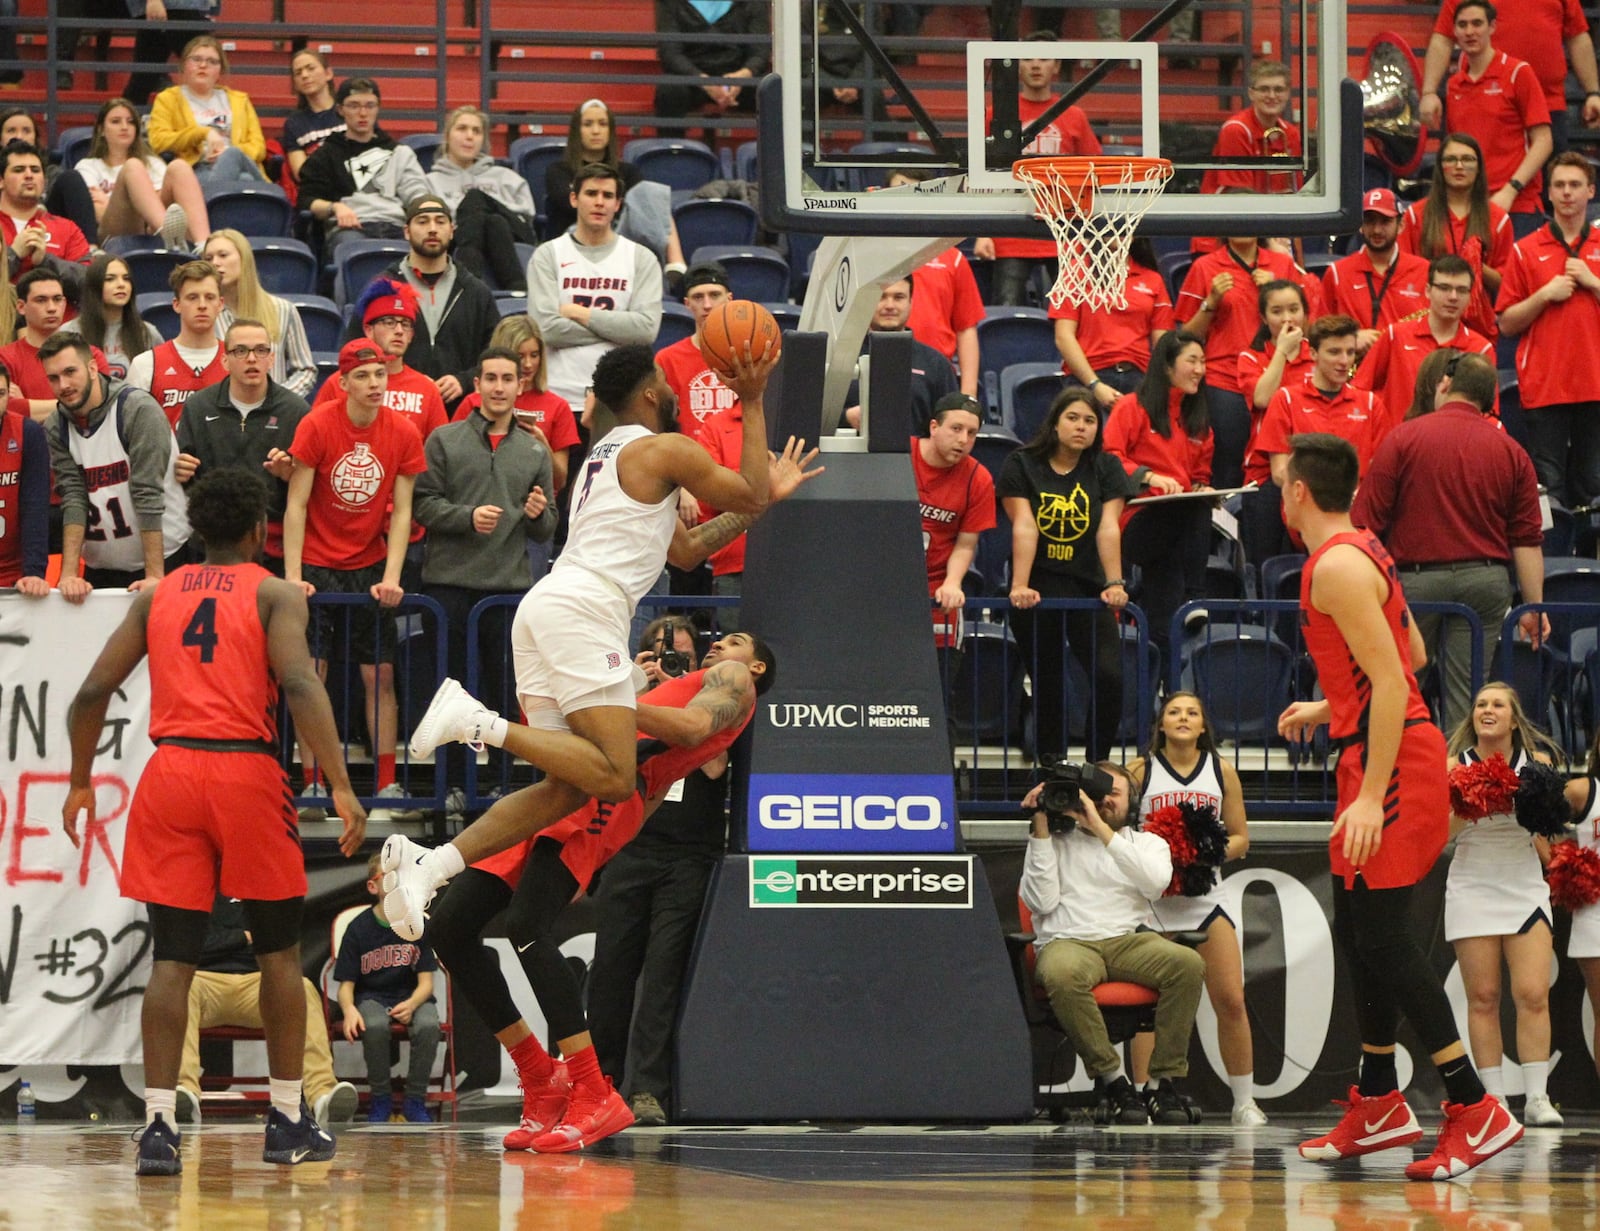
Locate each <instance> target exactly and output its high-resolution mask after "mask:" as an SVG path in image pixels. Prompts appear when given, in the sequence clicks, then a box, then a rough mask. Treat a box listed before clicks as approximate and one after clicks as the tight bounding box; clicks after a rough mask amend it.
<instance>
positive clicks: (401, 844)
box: [379, 833, 444, 941]
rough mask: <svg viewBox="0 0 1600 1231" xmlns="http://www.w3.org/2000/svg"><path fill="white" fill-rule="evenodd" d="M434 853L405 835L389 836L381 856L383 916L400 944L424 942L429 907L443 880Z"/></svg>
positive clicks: (384, 842)
mask: <svg viewBox="0 0 1600 1231" xmlns="http://www.w3.org/2000/svg"><path fill="white" fill-rule="evenodd" d="M432 854H433V852H432V851H431V850H429V849H428V848H427V847H425V846H419V845H417V843H415V842H413V841H412V840H411V839H410V838H408V837H406V836H405V835H404V834H398V833H396V834H390V835H389V836H388V837H387V838H385V839H384V841H383V854H382V855H381V856H379V859H380V866H381V867H382V869H383V913H384V915H385V917H387V918H388V920H389V926H390V927H392V928H393V929H394V933H395V935H396V936H398V937H400V939H401V940H410V941H418V940H421V939H422V929H423V926H424V922H425V916H426V914H427V910H428V903H430V902H432V901H433V895H434V893H435V892H436V891H437V890H438V888H439V886H440V885H442V884H443V883H444V878H443V877H439V876H437V875H436V874H435V873H434V869H433V860H431V859H429V858H428V856H430V855H432Z"/></svg>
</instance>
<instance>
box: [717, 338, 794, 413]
mask: <svg viewBox="0 0 1600 1231" xmlns="http://www.w3.org/2000/svg"><path fill="white" fill-rule="evenodd" d="M782 354H783V343H782V342H781V341H779V340H777V339H773V340H771V341H769V342H768V343H767V345H766V347H765V349H763V350H762V352H761V353H760V354H759V355H757V354H753V353H752V352H751V350H750V343H748V342H746V343H745V344H744V345H743V346H741V347H739V348H738V349H737V350H735V351H734V355H733V372H732V374H731V375H727V376H720V379H721V380H722V383H723V384H725V385H727V386H728V388H730V389H732V390H733V392H734V393H735V394H737V395H738V398H739V400H740V401H741V402H755V401H759V400H760V399H761V396H762V394H764V393H765V392H766V390H767V381H768V379H769V378H770V377H771V376H772V369H773V368H775V367H777V366H778V359H779V358H780V357H781V356H782ZM719 375H720V374H719Z"/></svg>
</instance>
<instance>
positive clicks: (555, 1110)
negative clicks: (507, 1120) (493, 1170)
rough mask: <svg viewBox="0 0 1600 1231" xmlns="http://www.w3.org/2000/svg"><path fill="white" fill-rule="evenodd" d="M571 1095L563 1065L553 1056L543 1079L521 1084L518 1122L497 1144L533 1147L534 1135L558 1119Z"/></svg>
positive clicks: (563, 1113) (549, 1126)
mask: <svg viewBox="0 0 1600 1231" xmlns="http://www.w3.org/2000/svg"><path fill="white" fill-rule="evenodd" d="M571 1097H572V1080H571V1079H570V1078H569V1077H568V1076H567V1066H566V1065H565V1064H563V1063H562V1062H561V1061H559V1060H557V1061H556V1062H555V1068H553V1069H552V1070H551V1071H550V1076H549V1077H547V1078H545V1080H544V1081H542V1082H535V1083H533V1084H531V1085H530V1084H527V1083H524V1084H523V1086H522V1123H520V1124H518V1125H517V1127H516V1128H514V1129H512V1130H511V1131H510V1132H509V1133H507V1134H506V1136H505V1140H504V1141H503V1142H502V1143H501V1144H502V1145H504V1146H505V1148H506V1149H508V1150H531V1149H533V1139H534V1138H535V1137H538V1136H539V1135H540V1134H542V1133H547V1132H549V1131H550V1130H551V1129H552V1128H554V1127H555V1126H556V1125H557V1124H560V1123H561V1117H562V1116H564V1115H565V1114H566V1111H567V1101H568V1100H569V1099H570V1098H571Z"/></svg>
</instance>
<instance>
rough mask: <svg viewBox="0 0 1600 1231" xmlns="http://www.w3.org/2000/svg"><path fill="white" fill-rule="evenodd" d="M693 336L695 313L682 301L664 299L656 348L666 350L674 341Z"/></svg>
mask: <svg viewBox="0 0 1600 1231" xmlns="http://www.w3.org/2000/svg"><path fill="white" fill-rule="evenodd" d="M693 336H694V313H692V312H690V311H689V309H688V308H686V307H684V306H683V305H682V304H681V303H674V302H672V301H671V300H664V301H663V302H662V304H661V328H660V329H659V330H657V331H656V341H655V347H656V350H657V351H663V350H666V348H667V347H669V346H672V345H673V344H674V343H677V342H681V341H683V340H684V339H685V338H688V337H693Z"/></svg>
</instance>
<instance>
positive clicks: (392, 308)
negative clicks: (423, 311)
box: [361, 278, 417, 325]
mask: <svg viewBox="0 0 1600 1231" xmlns="http://www.w3.org/2000/svg"><path fill="white" fill-rule="evenodd" d="M369 295H370V296H371V298H370V299H368V298H367V296H369ZM362 298H363V299H366V301H367V302H366V307H365V308H363V309H362V312H361V323H362V324H363V325H370V324H372V322H373V321H375V320H379V319H381V318H382V317H385V316H403V317H405V318H406V320H408V321H415V320H416V319H417V293H416V292H415V291H413V290H412V289H411V288H410V287H409V286H407V285H406V284H405V283H403V282H395V281H392V280H386V279H383V278H375V279H373V282H372V285H371V286H369V287H368V288H367V292H366V294H365V295H363V296H362Z"/></svg>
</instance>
